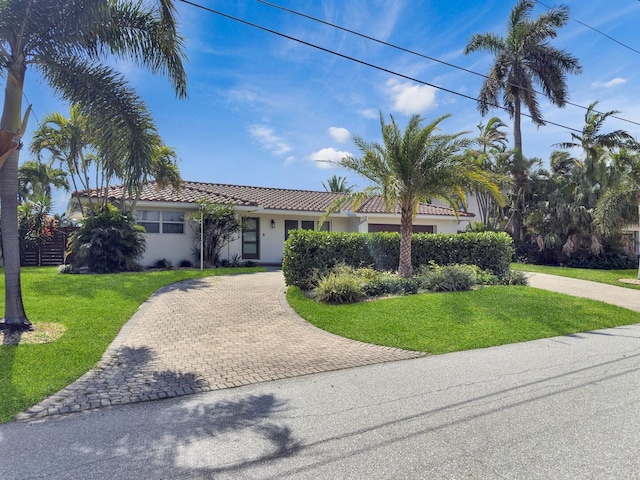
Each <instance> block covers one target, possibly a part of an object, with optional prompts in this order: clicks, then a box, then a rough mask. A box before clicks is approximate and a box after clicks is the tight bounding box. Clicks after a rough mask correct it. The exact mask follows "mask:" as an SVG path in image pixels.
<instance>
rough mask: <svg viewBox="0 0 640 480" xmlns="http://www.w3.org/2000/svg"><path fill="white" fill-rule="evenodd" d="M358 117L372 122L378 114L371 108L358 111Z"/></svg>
mask: <svg viewBox="0 0 640 480" xmlns="http://www.w3.org/2000/svg"><path fill="white" fill-rule="evenodd" d="M360 115H362V116H363V117H364V118H370V119H372V120H373V119H376V118H379V116H380V113H379V112H378V110H375V109H373V108H367V109H365V110H360Z"/></svg>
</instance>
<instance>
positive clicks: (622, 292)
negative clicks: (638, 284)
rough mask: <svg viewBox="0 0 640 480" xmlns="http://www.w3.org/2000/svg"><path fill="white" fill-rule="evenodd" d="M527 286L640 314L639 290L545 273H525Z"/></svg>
mask: <svg viewBox="0 0 640 480" xmlns="http://www.w3.org/2000/svg"><path fill="white" fill-rule="evenodd" d="M527 278H528V279H529V285H530V286H532V287H535V288H541V289H543V290H551V291H552V292H558V293H564V294H566V295H573V296H574V297H584V298H591V299H593V300H600V301H601V302H605V303H610V304H612V305H618V306H619V307H624V308H628V309H629V310H633V311H636V312H640V290H634V289H632V288H625V287H616V286H615V285H608V284H606V283H596V282H589V281H587V280H579V279H577V278H569V277H559V276H557V275H548V274H546V273H531V272H527Z"/></svg>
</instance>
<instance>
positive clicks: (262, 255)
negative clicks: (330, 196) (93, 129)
mask: <svg viewBox="0 0 640 480" xmlns="http://www.w3.org/2000/svg"><path fill="white" fill-rule="evenodd" d="M139 209H140V210H153V209H156V210H161V211H166V210H169V209H168V208H159V207H155V208H154V207H153V206H146V205H145V206H143V207H140V208H139ZM173 210H174V211H183V212H185V226H184V233H180V234H179V233H171V234H169V233H148V234H147V249H146V251H145V253H144V255H143V257H142V259H141V263H142V265H144V266H151V265H153V264H155V263H156V262H157V261H158V260H161V259H166V260H169V261H170V262H171V263H172V264H173V265H174V266H175V267H178V266H179V265H180V263H181V262H182V261H183V260H189V261H190V262H191V263H192V264H193V265H194V266H198V265H199V260H198V259H196V258H194V254H193V251H192V249H193V246H194V245H195V244H197V243H198V239H199V235H198V233H197V231H196V232H194V228H193V227H192V226H193V225H195V224H194V223H193V222H191V221H189V220H187V219H186V216H187V212H188V207H187V208H182V209H173ZM239 213H240V215H243V216H247V217H254V218H258V222H259V239H260V241H259V258H258V259H243V260H251V261H254V262H256V263H267V264H280V263H282V258H283V254H284V240H285V220H295V221H298V222H302V221H305V220H307V221H313V222H315V225H317V221H318V219H319V218H320V214H315V215H313V214H299V213H297V212H275V211H274V212H265V211H253V212H252V211H242V212H239ZM271 220H273V221H274V227H273V228H272V226H271ZM329 222H330V230H331V231H332V232H367V231H368V223H383V224H393V225H400V216H399V215H369V216H368V217H356V216H353V215H351V216H349V215H338V216H334V217H331V218H330V219H329ZM467 222H468V221H467V220H462V219H461V220H460V221H456V220H455V219H454V218H448V217H437V216H434V217H431V218H428V217H427V218H416V219H415V220H414V223H415V224H417V225H433V226H435V231H436V233H457V232H458V231H464V229H465V226H466V224H467ZM299 225H301V223H299ZM241 253H242V241H241V236H240V235H238V238H237V239H236V240H234V241H233V242H231V243H230V244H229V245H227V246H225V247H224V248H223V249H222V251H221V252H220V258H221V259H228V260H231V259H233V258H234V256H237V257H239V258H241Z"/></svg>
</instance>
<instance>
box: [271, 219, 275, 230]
mask: <svg viewBox="0 0 640 480" xmlns="http://www.w3.org/2000/svg"><path fill="white" fill-rule="evenodd" d="M271 228H276V221H275V220H274V219H273V218H272V219H271Z"/></svg>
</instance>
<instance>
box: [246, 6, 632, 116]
mask: <svg viewBox="0 0 640 480" xmlns="http://www.w3.org/2000/svg"><path fill="white" fill-rule="evenodd" d="M257 1H258V2H260V3H262V4H264V5H267V6H269V7H273V8H277V9H279V10H283V11H285V12H289V13H292V14H293V15H298V16H300V17H303V18H307V19H309V20H312V21H314V22H318V23H321V24H323V25H327V26H329V27H332V28H336V29H338V30H342V31H343V32H347V33H350V34H352V35H356V36H358V37H361V38H364V39H366V40H370V41H372V42H376V43H379V44H381V45H384V46H386V47H391V48H394V49H396V50H399V51H401V52H405V53H409V54H411V55H416V56H418V57H421V58H425V59H427V60H431V61H433V62H437V63H440V64H442V65H446V66H447V67H451V68H455V69H457V70H461V71H463V72H466V73H470V74H472V75H476V76H478V77H482V78H488V76H487V75H485V74H483V73H479V72H475V71H473V70H470V69H468V68H464V67H461V66H459V65H455V64H453V63H449V62H445V61H443V60H440V59H438V58H434V57H430V56H429V55H425V54H423V53H420V52H416V51H414V50H409V49H408V48H404V47H401V46H398V45H395V44H393V43H389V42H385V41H384V40H380V39H378V38H375V37H371V36H369V35H365V34H363V33H360V32H356V31H355V30H351V29H349V28H345V27H342V26H340V25H336V24H334V23H331V22H327V21H325V20H322V19H320V18H317V17H313V16H311V15H307V14H305V13H302V12H298V11H296V10H292V9H290V8H286V7H283V6H281V5H276V4H274V3H269V2H267V1H265V0H257ZM536 1H537V0H536ZM538 3H540V2H538ZM540 4H541V5H543V6H544V4H542V3H540ZM576 21H577V20H576ZM585 26H588V25H585ZM589 28H591V27H589ZM594 30H595V29H594ZM596 31H597V30H596ZM618 43H619V42H618ZM638 53H640V52H638ZM508 85H510V86H513V87H520V88H522V87H521V86H520V85H515V84H513V83H508ZM523 90H525V91H528V92H531V93H535V94H537V95H544V93H543V92H539V91H537V90H534V89H526V88H523ZM565 104H567V105H571V106H572V107H577V108H581V109H582V110H589V107H585V106H584V105H580V104H577V103H573V102H570V101H568V100H567V101H565ZM500 108H501V107H500ZM592 111H593V112H595V113H597V114H600V115H604V114H605V112H599V111H597V110H592ZM609 117H611V118H615V119H616V120H621V121H623V122H627V123H632V124H634V125H639V126H640V122H636V121H634V120H629V119H627V118H623V117H618V116H616V115H609Z"/></svg>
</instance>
